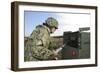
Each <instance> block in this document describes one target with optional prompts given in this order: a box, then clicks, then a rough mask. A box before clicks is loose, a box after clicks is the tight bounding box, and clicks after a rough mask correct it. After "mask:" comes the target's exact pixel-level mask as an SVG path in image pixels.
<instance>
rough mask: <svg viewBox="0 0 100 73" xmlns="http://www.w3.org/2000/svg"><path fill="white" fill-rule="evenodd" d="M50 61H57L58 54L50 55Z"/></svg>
mask: <svg viewBox="0 0 100 73" xmlns="http://www.w3.org/2000/svg"><path fill="white" fill-rule="evenodd" d="M50 59H51V60H57V59H58V54H55V53H54V54H52V55H50Z"/></svg>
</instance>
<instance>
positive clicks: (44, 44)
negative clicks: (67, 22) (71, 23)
mask: <svg viewBox="0 0 100 73" xmlns="http://www.w3.org/2000/svg"><path fill="white" fill-rule="evenodd" d="M57 28H58V21H57V20H56V19H54V18H53V17H49V18H47V20H46V21H45V23H43V25H38V26H37V27H36V29H35V30H34V31H33V32H32V33H31V35H30V37H29V39H28V42H27V43H26V46H25V58H24V59H25V61H41V60H53V59H55V57H57V54H55V53H54V52H53V51H52V49H53V48H52V49H50V48H49V47H50V40H51V37H50V34H51V33H54V32H55V31H56V29H57Z"/></svg>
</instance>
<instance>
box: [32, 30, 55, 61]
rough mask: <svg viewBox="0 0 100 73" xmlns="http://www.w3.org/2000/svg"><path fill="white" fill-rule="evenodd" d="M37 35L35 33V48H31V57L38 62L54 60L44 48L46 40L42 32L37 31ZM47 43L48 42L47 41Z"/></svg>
mask: <svg viewBox="0 0 100 73" xmlns="http://www.w3.org/2000/svg"><path fill="white" fill-rule="evenodd" d="M37 32H38V33H35V34H33V35H35V36H36V37H35V40H34V41H33V42H34V43H35V45H36V46H35V47H34V48H32V55H33V56H34V57H36V58H38V59H40V60H49V59H53V58H54V53H53V52H52V51H51V50H49V49H48V47H46V46H47V45H46V42H45V41H47V40H48V39H47V37H46V34H45V32H43V30H41V31H40V30H38V31H37ZM48 41H49V40H48Z"/></svg>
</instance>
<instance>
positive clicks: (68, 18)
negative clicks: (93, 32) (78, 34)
mask: <svg viewBox="0 0 100 73" xmlns="http://www.w3.org/2000/svg"><path fill="white" fill-rule="evenodd" d="M56 16H57V20H58V22H59V27H58V30H57V31H56V32H54V34H52V35H51V36H57V35H63V32H64V31H78V30H79V28H82V27H90V15H88V14H65V13H57V14H56Z"/></svg>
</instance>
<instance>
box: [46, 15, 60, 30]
mask: <svg viewBox="0 0 100 73" xmlns="http://www.w3.org/2000/svg"><path fill="white" fill-rule="evenodd" d="M46 23H47V24H48V25H49V26H51V27H55V28H58V21H57V20H56V19H55V18H53V17H49V18H47V20H46Z"/></svg>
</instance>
